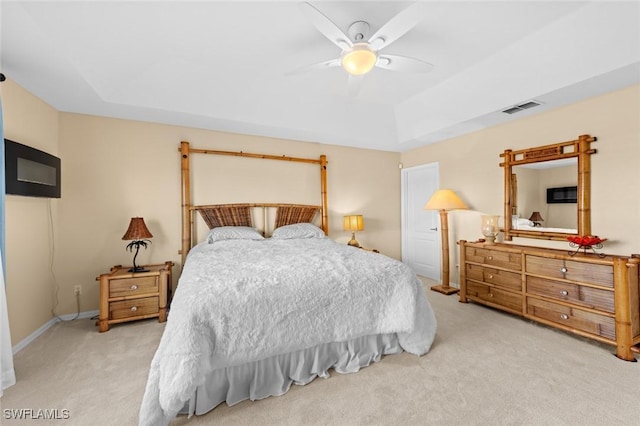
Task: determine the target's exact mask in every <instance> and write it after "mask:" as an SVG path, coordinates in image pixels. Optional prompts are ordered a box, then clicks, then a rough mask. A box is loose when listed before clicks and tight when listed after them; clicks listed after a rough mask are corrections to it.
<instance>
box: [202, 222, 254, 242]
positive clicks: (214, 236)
mask: <svg viewBox="0 0 640 426" xmlns="http://www.w3.org/2000/svg"><path fill="white" fill-rule="evenodd" d="M224 240H264V237H263V236H262V234H261V233H260V232H258V230H257V229H256V228H252V227H250V226H220V227H218V228H213V229H212V230H211V231H209V234H208V235H207V242H208V243H209V244H212V243H215V242H216V241H224Z"/></svg>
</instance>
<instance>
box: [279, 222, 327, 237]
mask: <svg viewBox="0 0 640 426" xmlns="http://www.w3.org/2000/svg"><path fill="white" fill-rule="evenodd" d="M324 237H325V234H324V231H323V230H322V229H320V228H318V227H317V226H315V225H313V224H311V223H294V224H292V225H285V226H281V227H280V228H276V230H275V231H273V235H271V238H275V239H280V240H290V239H294V238H324Z"/></svg>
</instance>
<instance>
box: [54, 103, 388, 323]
mask: <svg viewBox="0 0 640 426" xmlns="http://www.w3.org/2000/svg"><path fill="white" fill-rule="evenodd" d="M182 140H186V141H189V142H190V143H191V146H192V147H193V148H211V149H219V150H231V151H244V152H255V153H265V154H276V155H287V156H293V157H310V158H318V157H319V156H320V155H321V154H325V155H326V156H327V160H328V162H329V166H328V196H329V199H328V205H329V225H330V232H329V233H330V236H331V237H332V238H334V239H336V240H338V241H341V242H346V241H347V240H348V236H349V235H348V234H347V233H345V232H344V231H343V230H342V222H341V219H342V216H343V215H344V214H346V213H354V212H357V213H361V214H363V215H364V216H365V226H366V229H365V231H363V232H361V233H360V234H359V235H358V237H359V240H360V242H361V243H362V244H363V245H367V246H372V247H377V248H379V249H380V250H381V251H383V252H384V253H386V254H388V255H390V256H392V257H396V258H399V257H400V208H399V206H400V195H399V194H400V191H399V186H400V183H399V182H400V173H399V170H398V161H399V157H400V156H399V154H397V153H390V152H382V151H373V150H362V149H353V148H344V147H338V146H332V145H324V144H313V143H300V142H294V141H287V140H279V139H270V138H264V137H255V136H246V135H237V134H228V133H221V132H213V131H206V130H198V129H191V128H184V127H176V126H166V125H158V124H149V123H143V122H136V121H126V120H117V119H109V118H102V117H94V116H87V115H79V114H67V113H61V114H60V149H61V152H62V153H63V154H64V168H63V191H64V195H63V199H62V202H61V204H60V220H59V226H60V233H61V234H62V235H63V237H62V238H61V244H60V252H61V255H60V258H59V263H58V264H57V265H58V267H59V271H58V273H57V275H58V277H59V279H60V282H61V283H63V284H62V293H63V294H64V295H67V294H70V295H72V294H73V290H72V289H73V286H74V285H77V284H80V285H82V286H83V289H84V295H83V299H82V310H83V311H84V310H89V309H96V308H97V306H98V305H97V303H98V291H97V289H98V286H97V283H96V281H95V277H96V276H97V275H99V274H100V273H104V272H107V271H108V270H109V268H110V267H111V266H113V265H115V264H126V265H130V264H131V259H132V255H131V253H129V252H127V251H125V246H126V244H127V242H125V241H123V240H122V235H123V234H124V232H125V230H126V228H127V225H128V224H129V219H130V218H131V217H132V216H142V217H144V219H145V222H146V224H147V226H148V227H149V229H150V231H151V233H152V234H153V235H154V236H153V238H152V240H151V241H152V244H151V245H149V247H148V249H147V250H144V249H142V250H141V251H140V254H139V255H138V259H137V260H138V263H140V264H143V263H150V262H152V263H161V262H164V261H166V260H172V261H174V262H176V263H179V261H180V256H179V255H178V250H179V249H180V241H181V234H180V229H181V216H180V215H181V210H180V204H181V201H180V156H179V152H178V147H179V144H180V141H182ZM192 176H193V178H192V180H193V187H194V194H193V195H194V200H195V203H197V204H207V203H208V204H212V203H227V202H251V201H253V202H300V203H315V204H319V203H320V201H321V198H320V169H319V167H318V166H316V165H308V164H298V163H288V162H279V161H269V160H258V159H250V158H235V157H219V156H205V155H194V156H193V162H192ZM174 271H175V272H176V274H175V275H176V276H177V275H178V274H179V271H180V268H179V266H178V267H176V269H174ZM61 306H62V307H63V309H65V310H66V311H67V312H70V311H72V310H73V309H74V305H73V299H72V298H64V299H61Z"/></svg>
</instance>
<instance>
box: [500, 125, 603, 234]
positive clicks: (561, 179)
mask: <svg viewBox="0 0 640 426" xmlns="http://www.w3.org/2000/svg"><path fill="white" fill-rule="evenodd" d="M594 141H596V138H594V137H591V136H589V135H582V136H580V137H579V138H578V139H577V140H573V141H568V142H560V143H557V144H552V145H545V146H539V147H534V148H528V149H524V150H519V151H512V150H505V151H504V153H503V154H500V156H501V157H504V159H505V161H504V162H503V163H501V164H500V166H501V167H504V173H505V179H504V184H505V191H504V194H505V203H504V216H505V218H511V220H505V223H504V230H503V231H504V239H505V240H506V241H511V240H512V238H513V237H514V236H516V237H526V238H537V239H545V240H563V241H565V240H566V239H567V237H568V236H570V235H591V209H590V200H591V192H590V188H591V181H590V174H591V163H590V156H591V154H595V153H596V150H594V149H591V147H590V143H591V142H594Z"/></svg>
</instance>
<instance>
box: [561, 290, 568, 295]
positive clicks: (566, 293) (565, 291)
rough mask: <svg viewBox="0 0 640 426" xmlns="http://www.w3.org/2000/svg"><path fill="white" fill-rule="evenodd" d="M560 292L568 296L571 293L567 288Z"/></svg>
mask: <svg viewBox="0 0 640 426" xmlns="http://www.w3.org/2000/svg"><path fill="white" fill-rule="evenodd" d="M560 294H561V295H562V296H568V295H569V292H568V291H567V290H562V291H561V292H560Z"/></svg>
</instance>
